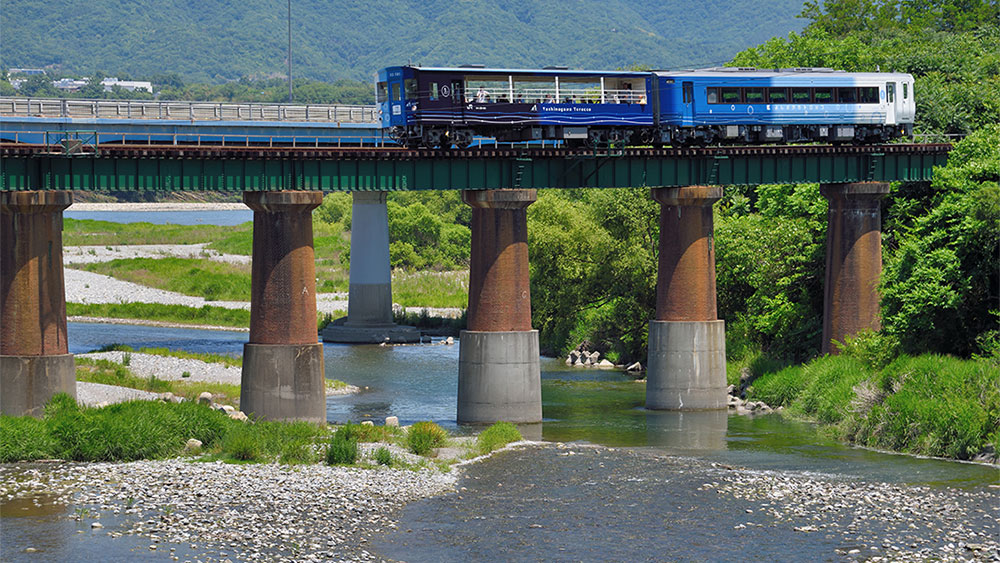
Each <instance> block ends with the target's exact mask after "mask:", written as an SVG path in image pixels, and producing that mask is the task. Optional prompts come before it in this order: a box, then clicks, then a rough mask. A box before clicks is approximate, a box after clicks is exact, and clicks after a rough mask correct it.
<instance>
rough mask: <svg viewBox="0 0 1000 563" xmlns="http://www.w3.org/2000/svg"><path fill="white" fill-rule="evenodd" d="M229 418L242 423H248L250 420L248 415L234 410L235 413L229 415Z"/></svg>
mask: <svg viewBox="0 0 1000 563" xmlns="http://www.w3.org/2000/svg"><path fill="white" fill-rule="evenodd" d="M229 418H231V419H233V420H239V421H240V422H246V421H247V420H250V419H249V417H247V415H246V414H245V413H244V412H243V411H237V410H234V411H233V412H231V413H229Z"/></svg>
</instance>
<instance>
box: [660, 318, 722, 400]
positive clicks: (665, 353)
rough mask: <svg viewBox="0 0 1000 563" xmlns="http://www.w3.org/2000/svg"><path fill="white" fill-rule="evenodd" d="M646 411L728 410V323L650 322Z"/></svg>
mask: <svg viewBox="0 0 1000 563" xmlns="http://www.w3.org/2000/svg"><path fill="white" fill-rule="evenodd" d="M648 362H649V365H648V366H647V368H646V408H650V409H670V410H701V409H725V408H726V401H727V399H726V323H725V321H650V322H649V360H648Z"/></svg>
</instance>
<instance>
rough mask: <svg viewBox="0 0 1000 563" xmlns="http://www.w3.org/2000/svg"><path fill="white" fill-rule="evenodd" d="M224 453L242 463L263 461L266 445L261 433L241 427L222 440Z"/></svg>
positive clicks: (234, 429) (231, 431)
mask: <svg viewBox="0 0 1000 563" xmlns="http://www.w3.org/2000/svg"><path fill="white" fill-rule="evenodd" d="M222 451H223V452H225V453H227V454H229V455H230V456H232V458H233V459H238V460H240V461H263V460H264V444H263V443H262V439H261V436H260V434H259V433H256V432H253V431H251V430H250V429H249V428H247V427H243V426H239V427H235V428H233V429H232V430H230V431H229V432H228V433H227V434H226V436H225V438H223V439H222Z"/></svg>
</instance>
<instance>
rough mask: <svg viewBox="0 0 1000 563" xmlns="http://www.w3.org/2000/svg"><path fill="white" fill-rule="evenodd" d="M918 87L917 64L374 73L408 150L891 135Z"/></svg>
mask: <svg viewBox="0 0 1000 563" xmlns="http://www.w3.org/2000/svg"><path fill="white" fill-rule="evenodd" d="M914 95H915V92H914V91H913V76H912V75H910V74H904V73H883V72H844V71H840V70H833V69H829V68H789V69H774V70H760V69H756V68H740V67H715V68H707V69H700V70H685V71H592V70H570V69H568V68H566V67H545V68H542V69H500V68H486V67H484V66H483V65H467V66H460V67H420V66H393V67H387V68H384V69H382V70H380V71H378V73H377V76H376V104H377V108H378V114H379V120H380V124H381V128H382V131H383V135H385V136H387V137H389V138H390V139H392V140H394V141H395V142H397V143H399V144H400V145H402V146H405V147H410V148H417V147H425V148H450V147H453V146H454V147H457V148H465V147H468V146H470V145H472V144H473V143H474V142H475V140H476V139H477V138H484V137H485V138H493V139H496V140H497V141H503V142H508V141H509V142H533V141H534V142H538V141H558V142H559V144H560V145H563V146H569V147H578V146H586V147H601V146H608V147H613V146H622V147H624V146H653V147H663V146H667V145H669V146H674V147H685V146H706V145H713V144H760V143H800V142H826V143H834V144H842V143H855V144H873V143H883V142H887V141H889V140H892V139H895V138H899V137H909V136H912V132H913V118H914V114H915V110H916V104H915V102H914Z"/></svg>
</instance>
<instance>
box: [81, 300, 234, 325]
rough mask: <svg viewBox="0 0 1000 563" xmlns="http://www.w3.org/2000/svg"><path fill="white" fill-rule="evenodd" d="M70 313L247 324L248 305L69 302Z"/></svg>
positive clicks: (172, 321) (217, 323) (89, 315)
mask: <svg viewBox="0 0 1000 563" xmlns="http://www.w3.org/2000/svg"><path fill="white" fill-rule="evenodd" d="M66 314H67V315H68V316H70V317H92V318H106V319H135V320H140V321H141V320H148V321H157V322H164V323H172V324H181V325H184V324H187V325H203V326H221V327H232V328H247V327H249V326H250V311H249V310H248V309H226V308H225V307H213V306H212V305H204V306H201V307H187V306H184V305H167V304H164V303H66Z"/></svg>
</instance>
